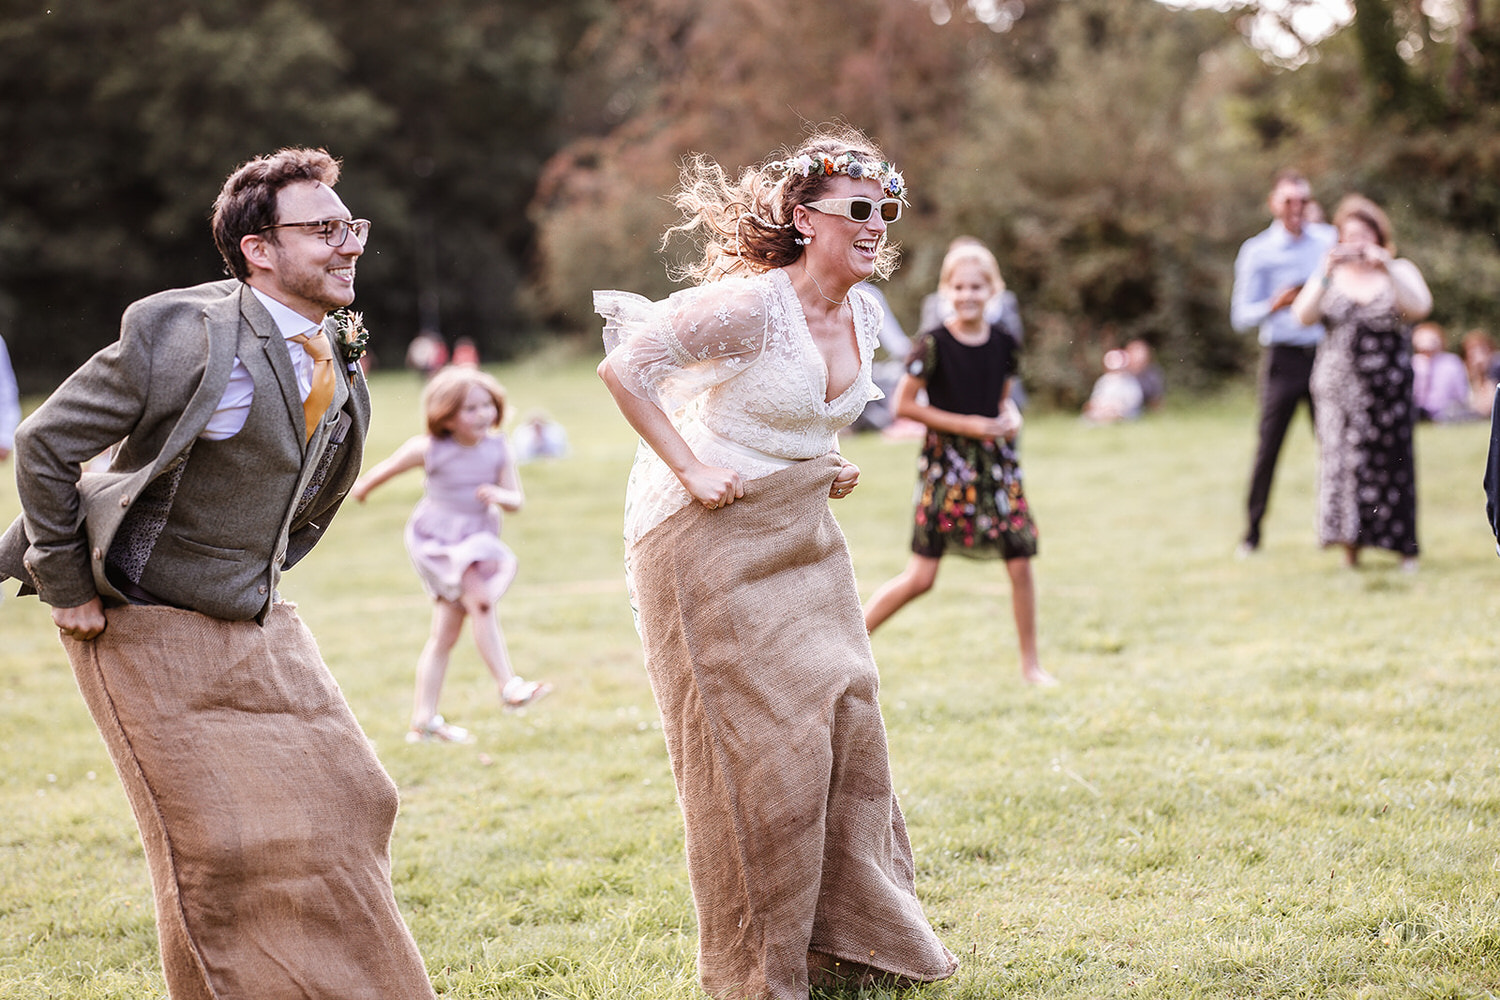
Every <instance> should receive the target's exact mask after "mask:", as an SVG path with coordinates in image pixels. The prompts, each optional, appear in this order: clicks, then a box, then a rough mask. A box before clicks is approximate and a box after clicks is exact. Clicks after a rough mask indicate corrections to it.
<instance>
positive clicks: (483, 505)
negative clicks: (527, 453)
mask: <svg viewBox="0 0 1500 1000" xmlns="http://www.w3.org/2000/svg"><path fill="white" fill-rule="evenodd" d="M422 412H423V413H424V414H425V415H426V418H427V433H426V434H419V435H417V436H416V437H414V438H412V439H411V440H409V441H407V442H406V443H405V444H403V445H402V446H401V447H399V448H397V449H396V451H395V453H394V454H392V455H391V457H390V458H387V459H386V460H385V461H383V462H381V463H380V464H379V465H377V466H375V467H374V468H373V469H371V470H370V471H369V472H367V473H365V474H364V475H363V476H361V477H360V478H359V481H358V482H356V483H355V484H354V488H353V489H352V490H351V491H350V495H351V496H353V497H354V499H356V500H358V501H359V502H361V503H363V502H364V500H365V497H367V496H369V494H370V491H371V490H373V489H374V488H375V487H377V486H379V485H380V484H381V483H383V482H385V481H386V480H387V479H390V478H391V477H393V476H395V475H397V474H399V473H402V472H405V471H406V470H408V469H414V468H416V467H417V466H419V465H420V466H422V467H423V468H424V469H425V470H426V473H427V483H426V491H427V492H426V495H425V496H423V497H422V499H421V500H420V501H419V502H418V503H417V507H416V509H415V510H413V511H412V515H411V518H410V519H409V520H408V521H407V522H406V551H407V553H408V554H410V556H411V561H412V565H413V566H414V567H416V570H417V575H418V576H419V577H420V578H421V580H422V587H423V589H425V590H426V591H427V593H428V594H430V595H431V596H432V599H433V607H432V633H431V635H429V636H428V639H427V645H426V646H424V647H423V648H422V656H421V658H420V659H419V660H418V661H417V692H416V703H415V706H414V708H413V710H412V717H411V731H410V732H408V733H407V734H406V738H407V740H409V741H410V742H413V743H418V742H424V741H429V740H435V741H439V742H444V743H465V742H468V740H469V733H468V731H467V730H465V729H462V728H460V727H459V726H454V725H450V724H448V723H447V722H444V721H443V717H442V716H441V715H439V714H437V702H438V694H439V693H440V692H441V691H442V689H443V677H444V676H445V675H446V674H447V672H448V658H449V656H450V654H451V653H452V652H453V646H454V644H455V643H457V642H458V635H459V631H460V630H461V629H462V627H463V622H464V616H466V615H467V616H469V617H470V618H471V619H472V620H473V628H474V644H475V645H476V646H478V647H479V655H480V656H481V657H482V658H483V659H484V662H485V665H486V666H488V667H489V668H490V673H492V674H494V675H495V682H496V683H497V684H498V685H499V686H500V700H501V702H502V703H503V704H504V705H505V706H506V707H507V708H520V707H521V706H523V705H529V704H530V703H531V702H533V701H535V700H537V699H538V698H540V697H542V696H543V695H545V694H546V693H547V692H548V691H550V690H551V686H550V685H548V684H544V683H538V682H536V681H527V680H522V679H521V678H520V677H518V676H517V675H516V674H515V672H514V671H513V670H512V669H511V666H510V656H509V654H508V653H507V652H506V649H505V636H504V635H502V634H501V632H500V621H499V619H498V618H497V617H496V613H495V603H496V602H497V601H498V600H499V599H500V596H501V595H502V594H504V593H505V590H506V588H507V587H509V586H510V582H511V580H513V579H515V575H516V557H515V554H514V553H513V552H511V550H510V549H509V548H508V547H507V546H506V544H505V543H504V542H502V541H501V540H500V510H501V509H504V510H507V511H511V512H515V511H518V510H520V509H521V504H522V503H523V502H524V500H525V496H524V494H523V493H522V492H521V478H520V476H519V474H518V473H517V472H516V463H515V459H514V457H513V456H512V455H511V451H510V445H509V444H508V443H507V442H506V440H505V435H504V434H501V433H499V431H497V430H496V428H498V427H499V426H500V420H501V418H502V417H503V416H504V415H505V390H504V389H503V388H501V386H500V383H499V382H497V381H495V380H494V379H493V378H492V377H490V376H489V375H487V374H485V373H484V372H482V371H479V370H478V369H474V368H444V369H443V370H441V371H439V372H438V373H437V374H436V375H434V376H433V378H432V380H431V381H430V382H428V383H427V386H426V387H425V388H424V389H423V391H422Z"/></svg>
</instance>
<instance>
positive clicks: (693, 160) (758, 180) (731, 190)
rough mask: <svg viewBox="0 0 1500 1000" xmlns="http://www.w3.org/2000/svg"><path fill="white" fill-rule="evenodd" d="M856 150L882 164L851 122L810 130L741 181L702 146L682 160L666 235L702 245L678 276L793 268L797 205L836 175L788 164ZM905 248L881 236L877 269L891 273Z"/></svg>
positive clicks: (797, 252) (798, 250) (703, 277)
mask: <svg viewBox="0 0 1500 1000" xmlns="http://www.w3.org/2000/svg"><path fill="white" fill-rule="evenodd" d="M846 153H851V154H853V155H855V156H857V157H858V158H859V159H860V160H862V161H864V162H866V163H881V162H882V161H884V159H885V156H884V154H883V153H882V152H881V151H880V147H879V146H877V145H876V144H875V143H874V142H873V141H871V140H870V139H869V137H867V136H866V135H865V134H864V133H863V132H861V131H859V130H858V129H856V128H853V127H852V126H824V127H822V128H819V129H817V130H815V131H813V132H811V133H810V134H809V135H808V136H807V138H806V139H804V140H803V141H802V142H801V144H799V145H798V146H797V147H796V148H795V149H783V150H782V152H781V153H780V154H776V155H773V156H771V157H770V158H768V159H767V160H766V161H765V162H764V163H761V164H759V165H758V166H754V167H747V168H746V169H745V170H744V172H743V173H741V174H740V176H739V178H738V179H737V180H730V178H729V176H728V175H727V174H726V173H725V172H724V169H723V168H722V167H720V166H719V165H718V164H717V163H715V162H714V161H713V160H712V159H711V158H709V157H707V156H704V155H703V154H701V153H695V154H693V155H692V156H689V157H688V158H687V159H686V160H685V161H684V163H683V166H682V176H681V179H680V181H679V183H678V187H677V192H676V194H674V195H673V196H672V203H673V204H674V205H676V206H677V208H678V209H679V210H680V211H681V212H682V219H681V221H680V222H678V223H677V225H675V226H672V227H670V228H669V229H668V230H667V231H666V232H665V233H664V234H663V235H662V239H661V248H662V249H666V247H667V245H668V244H669V243H670V242H671V240H672V237H673V236H674V235H675V234H678V233H681V234H682V235H683V236H684V237H686V238H687V239H689V240H691V241H693V242H694V243H696V244H697V247H698V251H697V254H696V259H693V260H689V261H688V262H687V263H686V264H683V265H680V266H677V267H673V268H670V272H671V276H672V278H673V279H674V280H678V281H684V280H685V281H692V282H694V283H696V284H700V285H702V284H706V283H708V282H710V281H717V280H718V279H720V278H724V277H728V276H729V275H731V274H740V273H747V272H749V273H756V272H761V271H769V270H771V269H772V268H777V267H786V266H787V265H788V264H792V263H795V262H796V261H797V259H798V258H800V257H801V256H802V253H803V249H804V248H803V245H802V244H801V243H798V242H797V240H798V236H799V234H798V232H797V228H796V227H795V226H794V225H792V209H794V208H796V207H797V206H798V205H802V204H806V203H807V202H809V201H817V200H818V199H819V198H821V197H822V196H823V194H824V193H825V192H826V191H827V190H828V188H829V185H830V184H831V183H832V180H833V176H834V175H829V174H827V173H810V174H808V175H807V176H803V175H802V174H800V173H798V172H797V171H794V170H788V169H786V166H785V165H786V164H787V163H788V162H790V161H792V160H796V159H798V158H799V157H802V156H807V157H811V158H813V159H815V160H821V159H823V158H825V157H826V158H828V159H833V158H836V157H839V156H842V155H844V154H846ZM898 257H899V253H898V248H897V247H896V245H895V244H894V243H892V242H891V241H890V238H889V237H887V238H886V239H884V240H882V241H881V244H880V250H879V252H878V253H877V255H876V258H875V276H876V277H878V278H888V277H890V275H891V273H892V272H893V271H895V269H896V261H897V259H898Z"/></svg>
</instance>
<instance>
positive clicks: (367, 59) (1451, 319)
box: [0, 0, 1500, 405]
mask: <svg viewBox="0 0 1500 1000" xmlns="http://www.w3.org/2000/svg"><path fill="white" fill-rule="evenodd" d="M1220 6H1227V7H1228V8H1229V9H1227V10H1223V11H1220V10H1194V9H1177V8H1174V7H1169V6H1165V5H1163V4H1161V3H1158V2H1155V0H1027V2H1024V3H1022V2H1019V0H1006V2H1003V3H994V2H988V3H984V4H974V5H968V4H965V3H963V2H961V0H845V2H842V3H839V4H833V3H821V2H820V3H812V4H809V3H805V2H803V3H794V2H792V0H756V2H753V3H749V2H742V0H708V2H703V0H554V2H552V3H549V4H546V5H540V6H538V5H534V4H530V3H523V2H520V0H483V2H481V0H446V2H445V3H443V4H439V5H430V6H425V7H419V6H418V5H413V4H407V3H399V2H396V0H362V2H360V3H353V2H349V0H325V2H322V3H316V4H315V3H311V2H307V0H275V2H272V3H270V4H268V5H265V6H263V7H260V8H258V9H253V10H251V9H247V8H244V7H243V6H242V5H239V4H233V3H230V2H228V0H194V2H192V3H184V2H182V0H153V2H152V3H145V2H143V0H113V2H111V3H110V4H55V5H53V6H52V7H51V8H47V7H45V6H44V5H40V4H32V3H22V2H21V0H0V150H3V151H4V152H3V154H0V156H3V163H4V168H3V170H0V335H3V336H4V337H5V339H6V341H7V343H8V344H9V345H10V349H11V351H12V354H13V356H14V359H15V362H16V366H17V369H18V371H19V372H21V373H22V376H23V380H24V382H25V383H26V386H27V388H29V389H31V390H33V391H44V390H45V389H46V388H48V387H49V386H50V384H52V381H55V379H56V377H57V376H58V375H59V374H61V373H64V372H66V371H67V370H69V369H71V368H72V367H73V366H75V365H76V364H77V363H78V362H79V361H80V360H82V358H83V357H85V356H87V354H89V353H91V352H92V351H93V350H96V349H97V348H98V347H100V346H102V345H103V344H104V343H107V342H108V341H109V340H111V339H112V338H113V337H114V335H115V326H116V323H117V321H118V315H119V312H120V310H121V308H122V307H123V306H124V304H125V303H127V302H128V301H130V300H131V299H133V298H135V297H138V296H140V295H143V294H147V293H149V292H151V291H154V290H157V289H159V288H164V287H170V286H173V285H181V284H188V283H192V282H195V281H202V280H211V279H213V278H215V277H218V276H219V275H220V273H221V266H220V263H219V261H218V259H217V255H216V254H215V252H214V250H213V247H212V241H211V238H210V237H209V234H208V228H207V219H206V216H207V210H208V206H209V204H210V203H211V201H212V199H213V197H214V194H215V193H216V191H217V188H218V185H219V183H220V181H221V180H222V178H223V177H224V175H225V174H227V173H228V171H229V170H230V169H231V168H232V167H233V166H235V165H236V164H237V163H239V162H241V161H242V160H244V159H246V158H248V157H249V156H252V155H255V154H258V153H261V152H266V151H269V150H271V149H274V148H276V147H278V146H283V145H290V144H307V145H317V146H323V147H326V148H328V149H329V150H330V151H331V152H333V153H334V154H335V155H337V156H340V157H341V158H342V159H343V161H344V164H345V179H344V181H343V182H342V183H341V185H340V193H341V195H342V196H343V198H344V200H345V202H346V203H347V204H349V205H350V207H351V208H352V209H353V210H354V211H355V213H356V214H358V215H361V216H365V217H368V218H370V219H372V220H374V223H375V225H374V229H373V232H372V237H371V243H370V249H369V252H368V253H367V254H366V255H365V257H364V259H363V260H362V262H361V264H360V278H359V306H360V308H362V309H363V310H364V311H365V313H366V316H367V322H368V324H369V326H370V327H371V329H372V331H373V345H374V350H375V353H376V355H377V357H379V358H380V359H381V360H382V361H383V362H384V363H387V364H396V363H399V359H400V355H401V352H402V351H403V350H404V346H405V344H406V342H407V340H409V339H410V338H411V336H413V335H414V334H415V333H416V332H417V331H418V330H419V329H422V328H428V329H434V330H437V331H439V332H440V333H442V334H443V335H444V336H445V337H447V338H448V339H450V340H452V339H455V338H457V337H460V336H465V337H469V338H471V339H473V340H475V341H476V342H477V343H478V344H479V345H480V348H481V351H482V352H483V354H484V356H485V357H487V358H491V359H497V358H503V357H507V356H511V355H514V354H517V353H520V352H523V351H525V350H528V349H530V348H531V347H532V346H534V345H535V344H536V343H537V342H538V340H539V339H540V338H544V337H549V336H555V335H567V334H577V333H587V332H592V331H593V330H594V329H595V328H596V324H595V322H594V320H593V318H592V316H591V313H590V292H591V291H592V289H594V288H600V287H624V288H630V289H634V290H638V291H642V292H644V293H647V294H652V295H656V294H662V293H665V292H666V291H669V290H670V289H671V287H672V285H671V284H670V282H669V281H668V279H667V276H666V275H667V272H666V267H665V264H664V260H669V259H671V258H672V257H673V255H674V254H675V253H678V252H681V251H682V250H683V249H684V248H681V247H673V246H668V247H667V248H666V250H665V252H663V251H661V249H660V248H659V246H658V239H659V237H660V234H661V233H662V231H663V229H664V228H665V226H666V224H667V223H668V222H669V221H670V220H671V218H672V210H671V208H670V206H669V205H668V203H667V201H666V200H665V198H666V196H667V195H668V194H669V193H670V191H671V188H672V186H673V183H674V180H675V178H676V172H677V168H678V165H679V163H680V161H681V159H682V157H683V156H684V155H686V154H687V153H689V152H703V153H707V154H709V155H712V156H714V157H715V158H716V159H718V160H719V161H720V162H721V163H723V164H725V165H726V167H729V168H731V169H734V168H738V167H742V166H745V165H748V164H749V163H752V162H754V161H756V160H758V159H760V158H761V157H763V156H765V155H766V154H768V153H770V152H772V151H773V150H774V149H776V148H777V147H778V146H779V145H781V144H783V143H791V142H794V141H795V140H796V138H797V137H798V135H799V134H800V132H801V130H802V128H803V127H804V125H806V124H809V123H820V122H825V121H833V120H841V121H847V122H850V123H852V124H855V125H858V126H860V127H861V128H864V129H865V130H867V131H868V132H869V133H870V134H871V135H872V136H874V137H875V138H876V139H877V140H878V141H880V142H881V143H882V144H883V145H884V146H885V147H886V148H887V150H888V152H889V153H890V155H891V157H892V159H893V160H895V161H896V162H897V163H898V164H899V165H900V167H901V168H902V169H903V170H904V172H905V174H906V177H907V180H908V182H909V183H910V186H911V190H912V195H911V197H912V205H911V208H910V209H909V210H908V212H907V214H906V215H905V217H904V218H903V219H902V221H901V223H900V224H899V228H898V230H897V231H896V232H895V233H893V236H894V237H895V238H896V239H897V240H898V242H899V243H900V244H901V247H902V251H903V266H902V268H901V269H900V270H899V271H898V273H897V274H896V276H895V277H894V278H893V279H892V280H891V281H890V282H889V283H888V285H887V287H886V292H887V296H888V298H889V299H890V301H891V302H892V304H893V307H894V308H895V309H896V311H897V315H898V317H899V318H900V319H902V321H903V322H904V323H906V324H907V325H908V327H910V326H911V325H912V324H913V323H914V322H915V316H916V313H917V304H918V302H919V301H920V299H921V297H922V295H924V294H925V293H926V292H928V291H930V290H931V288H932V286H933V285H934V284H935V281H936V271H937V264H938V262H939V260H940V259H941V256H942V252H943V249H944V248H945V247H946V245H947V242H948V241H949V240H950V239H951V238H952V237H954V236H957V235H960V234H969V235H974V236H978V237H979V238H981V239H983V240H985V241H986V242H987V243H989V244H990V245H991V246H992V247H993V248H994V249H995V251H996V253H997V255H998V256H999V259H1000V262H1001V266H1002V269H1003V270H1004V272H1005V277H1006V280H1007V282H1008V283H1009V285H1010V287H1011V288H1012V289H1013V290H1014V291H1015V292H1016V293H1017V295H1018V297H1019V298H1020V301H1021V306H1022V313H1023V318H1024V319H1025V321H1026V324H1027V327H1028V345H1027V346H1028V351H1027V362H1026V364H1027V374H1028V379H1029V381H1030V382H1032V383H1033V384H1034V386H1035V391H1036V394H1037V395H1039V396H1040V397H1041V398H1043V399H1048V400H1052V401H1054V402H1056V403H1058V404H1063V405H1071V404H1073V403H1076V402H1077V400H1078V399H1079V398H1081V396H1082V395H1083V394H1084V393H1085V392H1086V391H1087V387H1088V385H1089V383H1090V382H1091V381H1092V378H1093V376H1094V374H1095V373H1096V371H1097V366H1098V359H1099V355H1100V353H1101V352H1102V350H1103V348H1104V347H1106V346H1108V345H1109V344H1110V343H1112V342H1122V341H1124V340H1127V339H1130V338H1132V337H1137V336H1141V337H1145V338H1146V339H1147V340H1149V341H1150V342H1151V343H1152V344H1153V345H1154V346H1155V347H1156V348H1157V350H1158V352H1159V354H1160V356H1161V357H1162V358H1163V360H1164V363H1165V364H1166V365H1167V366H1168V370H1169V372H1170V373H1171V376H1172V379H1173V382H1174V385H1177V386H1180V387H1182V388H1201V389H1209V388H1212V387H1214V386H1215V385H1217V384H1219V383H1220V382H1222V381H1223V380H1224V379H1226V378H1229V377H1232V376H1235V375H1237V374H1239V373H1241V372H1242V371H1244V370H1245V368H1246V366H1247V364H1248V362H1249V361H1250V359H1251V358H1252V357H1253V355H1254V350H1253V342H1252V340H1251V338H1246V337H1243V336H1241V335H1238V334H1235V333H1233V332H1232V331H1231V330H1229V328H1228V320H1227V313H1228V305H1227V304H1228V297H1229V281H1230V265H1231V263H1232V260H1233V256H1234V252H1235V250H1236V248H1237V246H1238V243H1239V242H1240V241H1241V240H1243V239H1244V238H1245V237H1247V236H1248V235H1250V234H1251V233H1253V232H1254V231H1256V230H1258V229H1259V228H1261V227H1263V226H1264V225H1265V223H1266V216H1265V211H1264V197H1265V193H1266V189H1267V187H1268V185H1269V179H1270V177H1271V175H1272V173H1273V172H1274V171H1275V170H1276V169H1277V168H1279V167H1281V166H1285V165H1296V166H1299V167H1300V168H1301V169H1302V170H1303V171H1304V172H1306V173H1307V174H1308V175H1309V176H1310V177H1311V178H1312V179H1313V182H1314V188H1315V193H1316V194H1317V195H1318V197H1319V198H1321V199H1324V200H1325V201H1326V202H1327V203H1328V204H1329V207H1330V208H1331V207H1332V202H1334V201H1336V199H1337V197H1338V196H1339V195H1340V194H1342V193H1344V192H1346V191H1350V190H1360V191H1362V192H1364V193H1366V194H1368V195H1370V196H1372V197H1374V198H1376V199H1377V200H1379V201H1381V202H1382V203H1383V204H1384V205H1385V206H1386V208H1387V209H1388V210H1389V211H1390V212H1391V214H1392V216H1393V219H1394V220H1395V223H1396V226H1397V233H1398V238H1399V239H1400V241H1401V244H1402V251H1403V253H1406V254H1408V255H1410V256H1412V257H1413V258H1414V259H1415V260H1417V261H1418V263H1419V264H1420V265H1421V266H1422V268H1423V270H1424V272H1425V273H1426V274H1427V276H1428V278H1429V281H1430V283H1431V284H1432V287H1433V290H1434V292H1435V294H1436V296H1437V307H1436V315H1437V317H1438V319H1439V320H1441V321H1442V322H1444V323H1446V324H1448V325H1449V326H1450V327H1451V328H1453V329H1454V330H1455V332H1458V331H1460V330H1461V329H1467V328H1468V327H1471V326H1487V327H1491V328H1494V329H1500V322H1497V320H1500V315H1497V309H1500V307H1497V306H1496V305H1495V304H1494V302H1493V301H1492V300H1491V298H1490V296H1489V295H1488V291H1489V289H1490V288H1493V287H1495V284H1496V283H1495V280H1494V279H1495V278H1497V277H1500V263H1497V256H1496V253H1495V242H1496V239H1497V236H1496V233H1497V227H1496V224H1495V219H1496V210H1497V207H1500V173H1497V172H1496V171H1495V169H1494V164H1495V163H1496V162H1497V161H1500V130H1497V129H1496V127H1495V126H1496V124H1497V122H1496V121H1495V119H1496V116H1497V114H1500V111H1497V110H1496V107H1497V105H1496V101H1495V98H1496V97H1497V96H1500V26H1497V25H1496V23H1495V20H1496V17H1497V15H1496V14H1495V13H1494V12H1493V11H1491V10H1490V9H1488V8H1489V7H1490V6H1492V5H1491V4H1485V3H1481V2H1480V0H1455V2H1454V3H1452V4H1449V5H1448V6H1446V7H1442V6H1441V5H1434V4H1430V3H1429V4H1422V3H1414V2H1410V0H1357V2H1354V3H1353V13H1354V18H1353V22H1352V24H1351V25H1349V26H1348V27H1346V28H1344V29H1343V30H1341V31H1338V32H1337V33H1336V34H1334V35H1333V36H1331V37H1329V38H1325V39H1309V40H1307V44H1305V45H1304V46H1303V47H1302V48H1301V49H1299V50H1297V52H1296V56H1295V58H1292V59H1288V58H1286V57H1285V55H1284V54H1283V55H1281V56H1279V57H1278V56H1271V55H1270V54H1268V53H1265V52H1262V51H1258V50H1257V49H1256V48H1254V47H1253V46H1252V45H1250V44H1248V43H1247V40H1246V39H1247V36H1249V35H1251V34H1252V27H1253V24H1254V22H1255V19H1256V18H1264V17H1267V16H1275V13H1276V10H1278V9H1282V8H1284V7H1285V5H1275V7H1274V8H1266V9H1262V8H1261V7H1260V5H1258V4H1254V3H1231V4H1221V5H1220ZM1433 9H1438V11H1439V13H1436V14H1434V13H1433V12H1432V11H1433ZM1283 19H1284V21H1285V24H1286V25H1287V26H1288V27H1294V26H1295V25H1296V24H1297V23H1298V22H1297V21H1296V20H1295V19H1286V18H1285V16H1284V13H1283ZM912 332H915V331H912Z"/></svg>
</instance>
